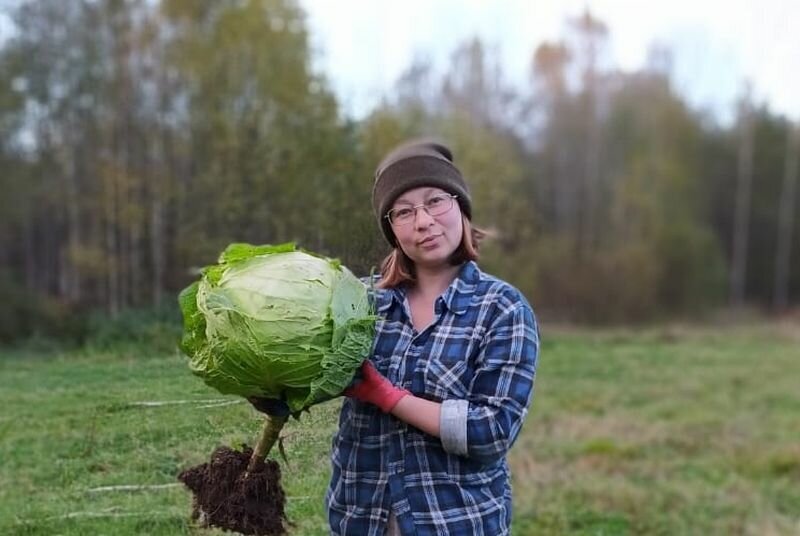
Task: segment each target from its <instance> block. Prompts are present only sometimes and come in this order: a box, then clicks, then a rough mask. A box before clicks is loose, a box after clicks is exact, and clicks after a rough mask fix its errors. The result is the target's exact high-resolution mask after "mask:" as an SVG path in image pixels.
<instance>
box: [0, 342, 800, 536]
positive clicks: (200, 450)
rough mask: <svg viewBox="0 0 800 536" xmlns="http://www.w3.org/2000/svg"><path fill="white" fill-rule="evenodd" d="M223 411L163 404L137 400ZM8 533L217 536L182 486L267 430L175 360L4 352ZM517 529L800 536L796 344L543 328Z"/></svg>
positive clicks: (321, 519) (317, 464)
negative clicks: (214, 455)
mask: <svg viewBox="0 0 800 536" xmlns="http://www.w3.org/2000/svg"><path fill="white" fill-rule="evenodd" d="M208 399H223V400H229V401H231V402H233V403H232V404H229V405H224V406H216V407H209V408H203V407H201V406H202V405H203V403H202V402H192V403H187V404H171V405H163V406H156V407H146V406H140V405H136V403H137V402H143V401H175V400H193V401H202V400H208ZM338 406H339V403H338V402H337V401H332V402H330V403H327V404H323V405H321V406H317V407H315V408H313V409H312V411H311V412H310V413H309V414H306V415H304V416H303V418H302V419H301V421H299V422H298V421H291V422H290V423H289V424H288V425H287V427H286V428H285V429H284V435H285V436H286V438H285V440H284V444H285V447H286V452H287V456H288V459H289V463H290V465H289V466H287V465H286V464H285V463H283V462H281V463H282V467H283V471H284V477H283V482H284V487H285V488H286V491H287V495H288V503H287V504H288V505H287V508H288V516H289V518H290V520H291V521H292V522H293V524H294V526H293V527H292V534H296V535H315V534H320V535H321V534H327V531H326V530H325V526H326V525H325V512H324V505H323V497H324V493H325V487H326V484H327V480H328V478H329V475H330V469H329V465H328V454H329V451H330V439H331V435H332V434H333V433H334V431H335V428H336V419H337V412H338ZM0 408H2V410H0V534H14V535H16V534H22V535H24V534H48V535H49V534H64V535H85V534H222V533H221V532H217V531H211V530H203V529H199V528H197V527H195V526H194V525H193V524H192V522H191V521H190V519H189V512H190V503H191V499H190V496H189V493H188V492H187V491H185V490H184V489H183V488H181V487H168V488H160V489H158V488H156V489H148V490H141V491H108V492H90V491H89V490H90V489H91V488H95V487H99V486H112V485H151V484H152V485H159V484H169V483H175V482H176V480H175V475H176V474H177V473H178V472H179V471H180V470H181V469H183V468H186V467H189V466H191V465H194V464H197V463H200V462H203V461H205V460H207V458H208V456H209V454H210V453H211V451H212V450H213V449H214V448H215V447H216V446H217V445H221V444H226V445H239V444H241V443H252V442H253V441H254V440H255V438H256V436H257V433H258V430H259V428H260V424H261V421H260V418H259V417H258V416H257V415H256V413H255V412H254V411H253V410H251V409H250V407H249V406H248V405H247V404H246V403H244V402H241V403H240V402H238V400H237V399H236V398H233V397H222V396H219V395H218V394H216V392H214V391H212V390H211V389H209V388H207V387H205V386H204V385H203V384H202V382H200V381H199V380H198V379H196V378H194V377H193V376H192V375H191V374H190V373H189V372H188V369H187V367H186V366H185V364H184V362H183V361H182V359H181V358H180V357H179V356H178V355H175V354H168V355H158V354H155V355H153V353H152V352H150V351H148V350H147V348H146V347H138V348H137V347H135V346H128V347H125V348H124V349H118V350H116V351H111V350H109V351H104V352H99V351H97V350H95V351H92V352H86V351H84V352H77V351H73V352H69V353H66V354H59V353H56V352H53V351H51V352H36V351H34V352H31V351H29V352H21V351H17V352H8V351H7V352H5V353H4V354H3V355H2V357H0ZM510 463H511V467H512V471H513V484H514V501H515V502H514V534H517V535H524V536H527V535H545V534H546V535H551V534H555V535H557V534H580V535H598V536H599V535H623V534H664V535H673V534H702V535H705V534H726V535H727V534H752V535H769V534H787V535H788V534H800V338H798V336H797V332H796V331H792V330H791V329H785V328H783V329H777V328H775V327H770V326H767V327H761V328H750V329H732V328H725V329H722V330H718V331H712V330H690V331H686V330H684V331H679V332H675V331H664V330H650V331H645V332H628V331H613V332H612V331H605V332H599V331H598V332H587V331H576V332H559V333H548V331H547V329H545V332H544V344H543V348H542V356H541V363H540V368H539V378H538V379H537V384H536V397H535V402H534V406H533V409H532V411H531V414H530V417H529V419H528V422H527V423H526V425H525V427H524V429H523V432H522V435H521V437H520V438H519V440H518V442H517V444H516V445H515V447H514V449H513V450H512V452H511V454H510Z"/></svg>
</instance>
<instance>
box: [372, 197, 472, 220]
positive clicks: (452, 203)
mask: <svg viewBox="0 0 800 536" xmlns="http://www.w3.org/2000/svg"><path fill="white" fill-rule="evenodd" d="M437 195H442V197H446V198H448V199H449V200H450V206H449V207H447V209H446V210H443V211H442V212H439V213H437V214H436V215H433V214H431V213H430V212H429V211H428V209H427V208H425V204H426V203H427V202H428V201H430V199H428V201H425V203H420V204H419V205H411V206H410V207H403V208H410V209H411V210H412V211H413V213H414V215H413V216H412V218H411V219H410V220H408V221H407V222H406V223H394V222H393V221H392V212H394V211H395V210H396V209H394V208H393V209H391V210H389V211H388V212H387V213H386V215H384V216H383V217H384V218H386V219H387V220H389V224H390V225H397V226H401V227H402V226H404V225H409V224H411V223H413V222H414V220H415V219H416V218H417V211H418V210H419V209H423V210H424V211H425V213H426V214H427V215H428V216H430V217H431V218H435V217H436V216H441V215H442V214H446V213H447V212H450V211H451V210H452V209H453V207H454V206H455V201H456V199H458V195H455V194H448V193H445V194H437ZM433 197H436V196H433Z"/></svg>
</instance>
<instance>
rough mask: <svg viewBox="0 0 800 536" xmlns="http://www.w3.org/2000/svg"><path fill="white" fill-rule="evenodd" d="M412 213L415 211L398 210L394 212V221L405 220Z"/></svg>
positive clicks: (407, 209)
mask: <svg viewBox="0 0 800 536" xmlns="http://www.w3.org/2000/svg"><path fill="white" fill-rule="evenodd" d="M412 212H414V211H413V210H411V209H410V208H396V209H394V210H392V219H395V220H402V219H403V218H408V217H409V216H410V215H411V213H412Z"/></svg>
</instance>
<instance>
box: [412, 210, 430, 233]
mask: <svg viewBox="0 0 800 536" xmlns="http://www.w3.org/2000/svg"><path fill="white" fill-rule="evenodd" d="M432 223H433V216H431V215H430V214H428V211H427V210H425V207H419V208H418V209H417V210H416V211H414V225H416V227H417V229H427V228H428V227H430V226H431V224H432Z"/></svg>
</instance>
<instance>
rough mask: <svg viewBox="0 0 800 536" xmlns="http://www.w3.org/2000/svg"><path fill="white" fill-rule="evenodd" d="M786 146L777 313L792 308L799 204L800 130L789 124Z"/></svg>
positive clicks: (778, 253)
mask: <svg viewBox="0 0 800 536" xmlns="http://www.w3.org/2000/svg"><path fill="white" fill-rule="evenodd" d="M786 137H787V142H786V168H785V171H784V175H783V186H782V188H781V195H780V209H779V212H778V240H777V243H778V249H777V254H776V258H775V294H774V300H773V306H774V308H775V309H776V310H782V309H786V307H788V305H789V274H790V271H789V268H790V257H791V251H792V228H793V227H794V211H795V206H796V204H797V195H796V191H797V159H798V144H800V128H798V126H796V125H793V124H791V123H790V124H789V129H788V132H787V136H786Z"/></svg>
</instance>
